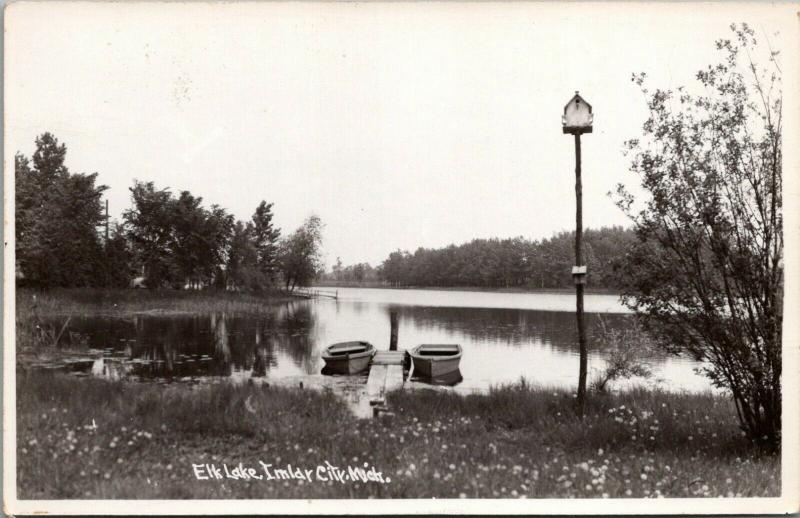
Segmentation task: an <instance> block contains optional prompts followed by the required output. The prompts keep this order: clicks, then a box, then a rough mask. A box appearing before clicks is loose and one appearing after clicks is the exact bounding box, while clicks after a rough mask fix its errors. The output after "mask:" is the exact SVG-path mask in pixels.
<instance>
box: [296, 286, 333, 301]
mask: <svg viewBox="0 0 800 518" xmlns="http://www.w3.org/2000/svg"><path fill="white" fill-rule="evenodd" d="M292 293H293V294H294V295H297V296H299V297H305V298H307V299H315V298H317V299H318V298H329V299H338V298H339V290H318V289H311V288H295V289H294V291H293V292H292Z"/></svg>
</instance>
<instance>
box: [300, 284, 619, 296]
mask: <svg viewBox="0 0 800 518" xmlns="http://www.w3.org/2000/svg"><path fill="white" fill-rule="evenodd" d="M336 288H357V289H383V290H397V291H404V290H428V291H466V292H481V293H522V294H557V295H573V294H575V290H574V289H572V288H487V287H482V286H390V285H383V284H372V283H369V284H367V283H365V284H356V283H343V284H332V283H313V285H312V286H311V289H336ZM584 293H585V294H586V295H612V296H617V297H619V296H621V295H620V293H618V292H616V291H613V290H603V289H594V290H593V289H587V290H585V291H584Z"/></svg>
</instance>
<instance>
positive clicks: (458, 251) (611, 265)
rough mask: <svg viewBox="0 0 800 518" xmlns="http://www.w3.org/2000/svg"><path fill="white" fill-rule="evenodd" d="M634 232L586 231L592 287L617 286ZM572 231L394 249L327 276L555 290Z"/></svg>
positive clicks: (566, 269) (563, 282)
mask: <svg viewBox="0 0 800 518" xmlns="http://www.w3.org/2000/svg"><path fill="white" fill-rule="evenodd" d="M635 239H636V236H635V234H634V232H633V231H632V230H629V229H625V228H622V227H619V226H614V227H603V228H600V229H587V230H586V231H585V232H584V243H585V244H584V246H585V261H586V264H587V266H588V271H589V283H590V284H589V285H590V286H591V287H592V288H596V289H604V290H616V289H617V288H618V287H619V286H620V285H621V283H620V280H619V276H620V275H623V274H624V272H623V271H621V269H620V267H619V265H620V262H621V260H622V258H623V256H624V254H625V251H626V250H628V249H629V248H630V247H631V246H632V244H633V242H634V240H635ZM574 247H575V233H574V232H560V233H558V234H555V235H554V236H552V237H551V238H549V239H543V240H530V239H525V238H523V237H515V238H509V239H497V238H493V239H474V240H472V241H470V242H468V243H464V244H461V245H449V246H447V247H443V248H418V249H417V250H416V251H415V252H414V253H413V254H412V253H409V252H408V251H401V250H397V251H395V252H392V253H391V254H389V257H388V258H386V260H384V261H383V262H382V263H381V264H380V265H379V266H378V267H377V268H373V267H372V266H370V265H369V264H367V263H358V264H355V265H351V266H346V267H345V266H342V264H341V261H338V262H337V264H336V265H334V267H333V269H332V271H331V272H330V273H328V274H326V276H325V279H326V280H331V281H340V282H356V283H359V282H375V281H381V282H384V283H386V284H389V285H391V286H396V287H401V286H430V287H433V286H435V287H484V288H528V289H531V288H534V289H558V288H570V287H572V286H573V280H572V266H573V265H574V264H575V248H574Z"/></svg>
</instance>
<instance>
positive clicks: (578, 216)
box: [575, 132, 587, 415]
mask: <svg viewBox="0 0 800 518" xmlns="http://www.w3.org/2000/svg"><path fill="white" fill-rule="evenodd" d="M582 198H583V187H582V185H581V134H580V133H578V132H576V133H575V200H576V207H575V266H578V267H580V266H583V250H582V249H581V239H582V237H583V236H582V234H583V207H582ZM575 295H576V299H577V300H576V304H575V306H576V307H575V309H576V313H575V314H576V317H577V320H578V345H579V348H580V371H579V374H578V401H577V404H578V414H579V415H583V406H584V400H585V398H586V367H587V358H586V357H587V351H586V330H585V329H584V325H583V282H577V281H576V284H575Z"/></svg>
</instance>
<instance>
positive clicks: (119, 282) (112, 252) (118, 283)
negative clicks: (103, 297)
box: [103, 225, 135, 288]
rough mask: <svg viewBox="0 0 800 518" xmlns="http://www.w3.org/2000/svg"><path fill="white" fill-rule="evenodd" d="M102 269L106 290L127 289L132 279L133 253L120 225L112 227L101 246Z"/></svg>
mask: <svg viewBox="0 0 800 518" xmlns="http://www.w3.org/2000/svg"><path fill="white" fill-rule="evenodd" d="M103 268H104V270H105V275H104V283H105V286H106V287H108V288H127V287H128V285H129V284H130V282H131V279H132V278H133V277H134V273H135V272H134V270H133V252H132V251H131V250H130V247H129V246H128V240H127V239H126V237H125V230H124V229H123V228H122V226H120V225H114V227H113V228H112V230H111V235H110V236H109V238H108V241H106V242H105V244H104V246H103Z"/></svg>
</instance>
